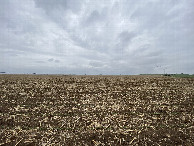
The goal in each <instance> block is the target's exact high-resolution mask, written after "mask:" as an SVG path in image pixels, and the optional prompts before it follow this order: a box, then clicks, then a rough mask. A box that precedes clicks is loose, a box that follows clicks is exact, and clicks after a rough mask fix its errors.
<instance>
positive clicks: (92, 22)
mask: <svg viewBox="0 0 194 146" xmlns="http://www.w3.org/2000/svg"><path fill="white" fill-rule="evenodd" d="M164 69H165V72H166V73H182V72H183V73H189V74H194V1H193V0H0V72H1V71H5V72H7V73H33V72H36V73H54V74H56V73H57V74H141V73H163V72H164Z"/></svg>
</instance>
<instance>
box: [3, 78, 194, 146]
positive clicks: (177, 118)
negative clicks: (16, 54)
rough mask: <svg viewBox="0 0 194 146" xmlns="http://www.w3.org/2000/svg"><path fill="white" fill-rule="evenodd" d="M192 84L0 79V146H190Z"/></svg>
mask: <svg viewBox="0 0 194 146" xmlns="http://www.w3.org/2000/svg"><path fill="white" fill-rule="evenodd" d="M193 115H194V78H174V77H162V76H68V75H0V145H22V146H23V145H28V146H33V145H69V146H72V145H86V146H87V145H88V146H90V145H91V146H93V145H96V146H97V145H102V146H103V145H113V146H114V145H194V117H193Z"/></svg>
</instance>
